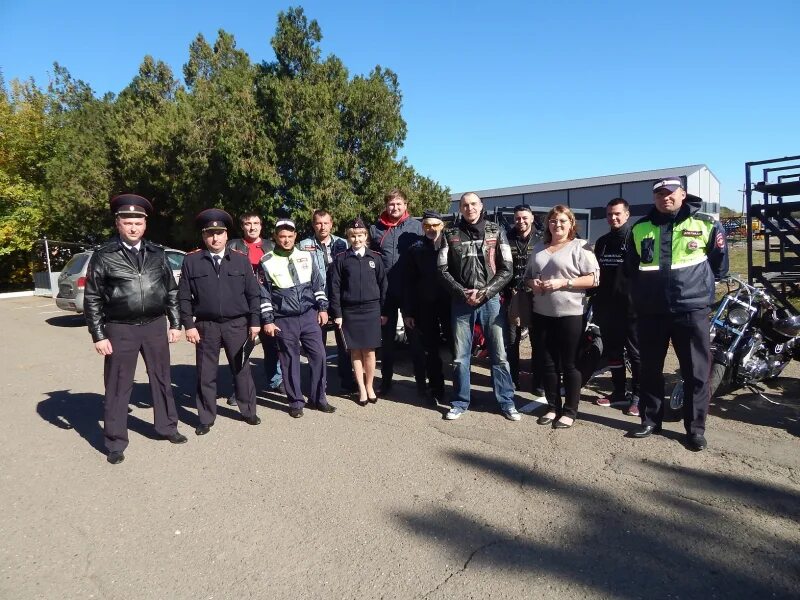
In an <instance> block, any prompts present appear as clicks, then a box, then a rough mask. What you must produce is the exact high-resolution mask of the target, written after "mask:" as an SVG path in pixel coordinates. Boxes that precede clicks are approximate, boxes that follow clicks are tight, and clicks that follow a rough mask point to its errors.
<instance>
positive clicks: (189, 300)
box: [178, 208, 261, 435]
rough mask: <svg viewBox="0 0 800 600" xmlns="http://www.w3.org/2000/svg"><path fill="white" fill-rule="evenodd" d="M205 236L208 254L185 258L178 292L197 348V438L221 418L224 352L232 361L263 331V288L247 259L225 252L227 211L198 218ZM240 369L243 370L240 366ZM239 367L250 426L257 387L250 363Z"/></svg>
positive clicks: (240, 394) (239, 397)
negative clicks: (219, 389) (221, 357)
mask: <svg viewBox="0 0 800 600" xmlns="http://www.w3.org/2000/svg"><path fill="white" fill-rule="evenodd" d="M196 223H197V227H198V228H199V229H200V231H201V232H202V236H203V243H204V244H205V248H204V249H203V250H196V251H194V252H192V253H190V254H188V255H187V256H186V258H185V259H184V261H183V268H182V269H181V283H180V290H179V292H178V300H179V302H180V313H181V322H182V324H183V326H184V328H185V329H186V340H187V341H189V342H191V343H192V344H194V345H195V346H196V348H197V352H196V354H197V413H198V416H199V418H200V425H198V426H197V428H196V429H195V433H196V434H197V435H205V434H207V433H208V432H209V431H210V430H211V426H212V425H214V420H215V419H216V416H217V371H218V366H219V351H220V348H224V349H225V355H226V356H227V358H228V363H230V364H231V365H234V364H235V363H236V362H237V361H236V360H235V357H236V354H237V353H238V352H239V351H240V349H241V348H242V346H243V345H244V344H245V342H246V341H247V340H248V339H249V340H251V341H254V340H255V339H256V338H257V337H258V332H259V329H260V316H259V287H258V282H257V281H256V277H255V274H254V273H253V269H252V267H251V266H250V262H249V261H248V259H247V256H246V255H244V254H242V253H241V252H237V251H235V250H230V249H229V248H226V244H227V242H228V230H229V229H231V228H232V227H233V220H232V219H231V217H230V215H229V214H228V213H226V212H225V211H224V210H219V209H217V208H209V209H207V210H204V211H203V212H201V213H200V214H199V215H197V218H196ZM238 367H241V368H238ZM237 368H238V370H237V369H234V387H235V389H236V402H237V404H238V405H239V410H240V411H241V413H242V417H243V418H244V421H245V422H246V423H248V424H249V425H258V424H259V423H260V422H261V419H259V418H258V417H257V416H256V389H255V385H253V378H252V376H251V374H250V363H249V362H248V361H247V360H246V359H245V360H244V361H243V364H242V365H237Z"/></svg>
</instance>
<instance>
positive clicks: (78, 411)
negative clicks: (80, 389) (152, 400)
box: [36, 384, 161, 454]
mask: <svg viewBox="0 0 800 600" xmlns="http://www.w3.org/2000/svg"><path fill="white" fill-rule="evenodd" d="M142 386H145V387H146V386H147V384H134V388H137V387H142ZM140 393H141V392H140ZM47 396H48V397H47V398H46V399H44V400H42V401H41V402H39V403H38V404H37V405H36V412H37V414H38V415H39V416H40V417H42V419H44V420H45V421H47V422H48V423H50V424H52V425H55V426H56V427H58V428H59V429H64V430H68V429H74V430H75V432H76V433H77V434H78V435H80V436H81V437H82V438H83V439H84V440H86V441H87V442H88V443H89V445H90V446H91V447H92V448H94V449H95V450H97V451H98V452H100V453H103V454H105V452H106V450H105V445H104V441H103V425H102V423H103V396H102V395H100V394H91V393H80V394H73V393H72V392H71V391H70V390H56V391H52V392H47ZM131 396H133V394H131ZM128 430H129V431H134V432H136V433H138V434H139V435H141V436H143V437H146V438H149V439H152V440H159V439H161V436H159V435H158V433H156V430H155V427H154V426H153V424H152V423H148V422H147V421H143V420H142V419H139V418H138V417H135V416H133V415H130V414H129V415H128Z"/></svg>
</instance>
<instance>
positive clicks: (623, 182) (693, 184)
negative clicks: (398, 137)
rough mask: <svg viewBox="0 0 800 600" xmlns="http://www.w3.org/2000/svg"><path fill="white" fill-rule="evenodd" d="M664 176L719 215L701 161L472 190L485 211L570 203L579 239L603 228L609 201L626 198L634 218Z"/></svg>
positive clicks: (715, 192) (537, 209) (454, 200)
mask: <svg viewBox="0 0 800 600" xmlns="http://www.w3.org/2000/svg"><path fill="white" fill-rule="evenodd" d="M665 177H680V178H681V179H682V180H683V183H684V187H685V188H686V191H687V192H689V193H690V194H693V195H695V196H699V197H700V198H702V199H703V206H702V208H701V210H702V211H703V212H706V213H709V214H712V215H714V217H716V218H719V180H718V179H717V178H716V177H715V176H714V174H713V173H712V172H711V170H710V169H709V168H708V167H707V166H706V165H690V166H688V167H673V168H668V169H657V170H653V171H638V172H635V173H622V174H620V175H607V176H604V177H589V178H586V179H571V180H569V181H554V182H552V183H536V184H533V185H520V186H515V187H507V188H497V189H492V190H472V191H475V192H476V193H477V194H478V196H480V197H481V199H482V200H483V206H484V208H485V209H486V210H487V211H489V212H494V211H495V210H496V209H499V208H505V209H508V208H511V207H513V206H516V205H517V204H528V205H529V206H531V207H532V208H534V213H536V214H541V213H542V212H545V213H546V212H547V211H548V210H549V209H550V208H552V207H553V206H555V205H556V204H563V205H565V206H569V207H570V208H571V209H572V210H573V212H575V216H576V218H577V219H578V223H579V233H580V235H581V237H584V238H588V239H589V240H590V241H591V242H594V241H595V240H596V239H597V238H598V237H600V236H601V235H603V234H604V233H606V232H607V231H608V224H607V223H606V204H607V203H608V201H609V200H611V199H612V198H618V197H620V198H625V200H627V201H628V203H629V204H630V205H631V218H633V219H637V218H638V217H641V216H644V215H645V214H647V212H648V211H649V210H650V209H651V208H652V207H653V184H654V183H655V182H656V181H658V180H659V179H664V178H665ZM462 193H463V192H462ZM460 197H461V193H459V194H453V195H452V196H450V200H451V209H452V210H453V212H456V213H457V212H458V200H459V198H460Z"/></svg>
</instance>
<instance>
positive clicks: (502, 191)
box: [450, 165, 716, 202]
mask: <svg viewBox="0 0 800 600" xmlns="http://www.w3.org/2000/svg"><path fill="white" fill-rule="evenodd" d="M700 169H708V167H707V166H706V165H688V166H686V167H670V168H666V169H655V170H652V171H634V172H633V173H620V174H618V175H603V176H601V177H586V178H584V179H568V180H566V181H553V182H550V183H533V184H531V185H518V186H514V187H505V188H495V189H489V190H469V191H474V192H475V193H476V194H478V196H480V197H481V198H493V197H496V196H512V195H515V194H533V193H535V192H552V191H555V190H567V189H569V190H572V189H575V188H587V187H597V186H601V185H615V184H620V183H631V182H634V181H653V180H655V179H662V178H664V177H686V176H688V175H691V174H692V173H695V172H697V171H699V170H700ZM708 171H709V172H711V169H708ZM711 174H712V176H713V175H714V174H713V173H711ZM715 179H716V176H715ZM463 193H464V192H460V193H458V194H451V195H450V200H451V201H453V202H455V201H457V200H459V199H460V198H461V194H463Z"/></svg>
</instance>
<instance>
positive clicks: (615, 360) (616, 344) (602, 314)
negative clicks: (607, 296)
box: [595, 305, 641, 400]
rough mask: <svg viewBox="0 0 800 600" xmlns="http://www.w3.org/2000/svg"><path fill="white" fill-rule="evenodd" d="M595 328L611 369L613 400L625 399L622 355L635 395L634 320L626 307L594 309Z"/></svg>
mask: <svg viewBox="0 0 800 600" xmlns="http://www.w3.org/2000/svg"><path fill="white" fill-rule="evenodd" d="M595 314H596V315H597V324H598V325H599V326H600V334H601V335H602V338H603V354H604V355H605V356H606V358H607V359H608V366H609V368H610V369H611V382H612V384H613V385H614V396H616V397H618V399H620V400H621V399H623V398H624V396H625V379H626V374H625V353H626V352H627V354H628V360H629V361H630V363H631V392H633V394H634V395H636V396H638V395H639V376H640V372H641V357H640V355H639V331H638V325H637V319H636V316H635V315H633V314H631V312H630V311H629V310H628V309H627V307H621V308H620V307H612V306H601V305H596V306H595Z"/></svg>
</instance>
